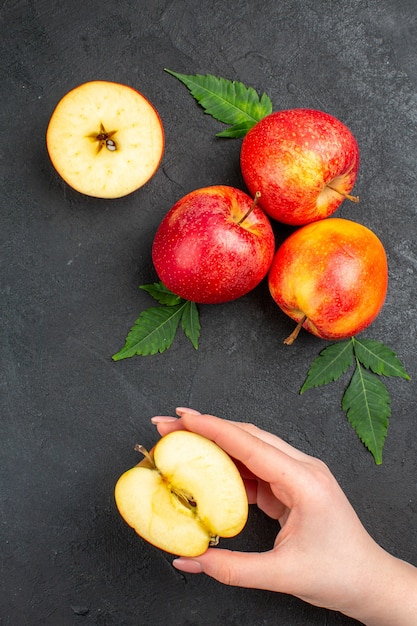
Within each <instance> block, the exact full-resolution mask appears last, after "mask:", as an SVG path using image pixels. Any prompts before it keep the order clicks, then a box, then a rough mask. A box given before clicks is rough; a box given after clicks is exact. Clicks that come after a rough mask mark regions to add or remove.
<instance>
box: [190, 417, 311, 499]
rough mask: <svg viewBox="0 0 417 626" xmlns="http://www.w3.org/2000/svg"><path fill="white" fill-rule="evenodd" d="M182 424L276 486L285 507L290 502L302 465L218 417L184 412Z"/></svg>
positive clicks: (237, 426) (236, 425)
mask: <svg viewBox="0 0 417 626" xmlns="http://www.w3.org/2000/svg"><path fill="white" fill-rule="evenodd" d="M181 421H182V424H183V426H184V427H185V428H186V429H187V430H191V431H193V432H195V433H198V434H200V435H202V436H203V437H207V438H208V439H211V440H212V441H214V442H215V443H216V444H217V445H218V446H220V447H221V448H222V449H223V450H225V452H227V453H228V454H229V455H230V456H231V457H233V458H235V459H236V460H238V461H240V462H242V463H243V464H244V465H245V466H246V467H247V468H248V469H249V470H250V471H251V472H252V473H253V474H254V475H255V476H257V477H258V478H260V479H261V480H263V481H265V482H268V483H274V484H275V485H278V486H279V490H280V497H282V501H283V502H284V503H285V504H289V503H290V499H289V497H288V496H289V495H290V494H292V493H294V487H295V485H296V483H298V477H299V474H300V470H302V467H303V463H302V462H300V461H299V460H297V459H295V458H293V457H291V456H290V455H288V454H287V453H286V452H283V451H282V450H279V449H278V448H276V447H275V446H273V445H271V444H270V443H267V442H266V441H264V440H263V439H261V438H259V437H257V436H255V435H253V434H252V433H250V432H248V431H247V430H245V429H243V428H241V427H240V426H239V425H238V424H235V423H233V422H229V421H227V420H224V419H221V418H219V417H215V416H213V415H196V414H191V413H186V412H184V413H182V414H181ZM285 494H287V497H285Z"/></svg>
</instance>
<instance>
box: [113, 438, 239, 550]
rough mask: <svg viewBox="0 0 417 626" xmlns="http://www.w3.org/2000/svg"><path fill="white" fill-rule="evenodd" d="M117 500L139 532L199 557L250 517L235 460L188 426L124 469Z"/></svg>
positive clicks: (158, 543)
mask: <svg viewBox="0 0 417 626" xmlns="http://www.w3.org/2000/svg"><path fill="white" fill-rule="evenodd" d="M139 448H141V447H140V446H139ZM142 450H143V449H142ZM145 452H146V451H145ZM115 499H116V505H117V508H118V510H119V512H120V514H121V516H122V517H123V518H124V520H125V521H126V522H127V523H128V524H129V525H130V526H132V527H133V528H134V529H135V531H136V532H137V533H138V535H140V536H141V537H142V538H143V539H145V540H146V541H148V542H149V543H151V544H153V545H154V546H156V547H158V548H160V549H162V550H165V551H166V552H170V553H172V554H175V555H178V556H191V557H192V556H198V555H199V554H202V553H203V552H205V551H206V550H207V548H208V547H209V546H210V545H216V544H217V542H218V538H219V537H234V536H235V535H237V534H238V533H239V532H240V531H241V530H242V529H243V527H244V526H245V524H246V520H247V516H248V500H247V496H246V490H245V486H244V484H243V481H242V478H241V476H240V474H239V471H238V469H237V467H236V465H235V464H234V462H233V461H232V459H231V458H230V457H229V456H228V455H227V454H226V452H224V450H222V449H221V448H219V446H217V444H215V443H214V442H213V441H210V440H209V439H206V438H205V437H202V436H201V435H197V434H196V433H192V432H189V431H185V430H178V431H174V432H171V433H169V434H168V435H165V437H162V439H160V440H159V441H158V443H157V444H156V446H155V447H154V448H153V450H152V451H151V453H150V454H149V453H148V454H147V455H146V457H145V459H144V460H143V461H142V462H141V463H139V465H137V466H135V467H133V468H131V469H130V470H128V471H127V472H125V473H124V474H122V476H121V477H120V478H119V480H118V481H117V484H116V487H115Z"/></svg>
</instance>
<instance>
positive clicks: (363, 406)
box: [342, 360, 391, 465]
mask: <svg viewBox="0 0 417 626" xmlns="http://www.w3.org/2000/svg"><path fill="white" fill-rule="evenodd" d="M390 403H391V398H390V395H389V393H388V390H387V388H386V387H385V385H384V383H382V382H381V380H379V378H377V376H376V375H375V374H373V373H372V372H369V371H368V370H367V369H365V368H364V367H362V365H361V364H360V362H359V361H358V360H357V362H356V368H355V371H354V373H353V376H352V379H351V381H350V383H349V385H348V387H347V389H346V391H345V393H344V395H343V398H342V408H343V410H344V411H346V413H347V418H348V420H349V423H350V424H351V425H352V426H353V428H354V429H355V431H356V433H357V435H358V437H359V439H360V440H361V441H362V443H363V444H364V445H365V446H366V447H367V448H368V450H369V451H370V452H371V453H372V455H373V457H374V459H375V463H376V464H377V465H380V464H381V463H382V449H383V447H384V441H385V438H386V435H387V430H388V421H389V418H390V416H391V407H390Z"/></svg>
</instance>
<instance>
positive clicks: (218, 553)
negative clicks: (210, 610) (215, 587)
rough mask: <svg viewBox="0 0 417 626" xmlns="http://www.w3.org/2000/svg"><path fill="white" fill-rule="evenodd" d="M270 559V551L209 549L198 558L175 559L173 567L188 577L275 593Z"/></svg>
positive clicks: (276, 583) (275, 586)
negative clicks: (208, 578) (203, 576)
mask: <svg viewBox="0 0 417 626" xmlns="http://www.w3.org/2000/svg"><path fill="white" fill-rule="evenodd" d="M272 556H273V552H272V551H270V552H249V553H248V552H234V551H232V550H223V549H220V548H209V549H208V550H207V552H205V553H204V554H202V555H201V556H198V557H193V558H187V557H180V558H178V559H175V560H174V561H173V565H174V567H175V568H176V569H178V570H180V571H182V572H186V573H188V574H201V573H204V574H207V576H211V577H212V578H215V579H216V580H218V581H219V582H221V583H223V584H225V585H231V586H235V587H247V588H253V589H268V590H269V591H279V578H280V576H279V572H276V575H274V576H271V571H272V568H273V559H272V558H271V557H272ZM271 580H273V583H274V584H273V588H272V587H271Z"/></svg>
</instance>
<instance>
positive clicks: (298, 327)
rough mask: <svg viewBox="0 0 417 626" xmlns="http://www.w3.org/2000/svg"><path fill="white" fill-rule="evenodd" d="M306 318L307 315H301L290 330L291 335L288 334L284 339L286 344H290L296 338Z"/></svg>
mask: <svg viewBox="0 0 417 626" xmlns="http://www.w3.org/2000/svg"><path fill="white" fill-rule="evenodd" d="M306 319H307V315H303V317H302V318H301V319H300V321H299V322H298V324H297V326H296V327H295V328H294V330H293V331H292V333H291V335H289V336H288V337H287V338H286V339H284V343H285V345H286V346H291V345H292V344H293V343H294V341H295V340H296V339H297V337H298V335H299V333H300V330H301V329H302V327H303V324H304V322H305V321H306Z"/></svg>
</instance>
